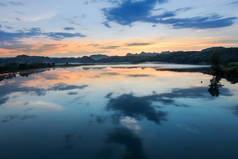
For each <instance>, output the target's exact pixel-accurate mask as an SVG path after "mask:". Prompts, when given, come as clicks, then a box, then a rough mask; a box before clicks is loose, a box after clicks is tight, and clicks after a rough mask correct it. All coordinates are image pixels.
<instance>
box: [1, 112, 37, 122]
mask: <svg viewBox="0 0 238 159" xmlns="http://www.w3.org/2000/svg"><path fill="white" fill-rule="evenodd" d="M35 117H36V116H35V115H17V114H13V115H7V116H5V117H4V118H3V119H2V120H1V123H8V122H10V121H14V120H27V119H32V118H35Z"/></svg>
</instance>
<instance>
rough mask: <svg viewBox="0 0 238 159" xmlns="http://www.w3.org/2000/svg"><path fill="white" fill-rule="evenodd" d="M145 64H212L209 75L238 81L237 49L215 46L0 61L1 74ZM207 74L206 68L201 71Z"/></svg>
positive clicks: (0, 59) (20, 56)
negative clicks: (168, 50) (118, 54)
mask: <svg viewBox="0 0 238 159" xmlns="http://www.w3.org/2000/svg"><path fill="white" fill-rule="evenodd" d="M144 62H159V63H174V64H193V65H211V68H210V70H209V71H206V73H208V74H212V75H218V76H220V77H226V78H238V48H224V47H215V48H208V49H204V50H202V51H187V52H183V51H178V52H162V53H145V52H142V53H140V54H131V53H128V54H127V55H126V56H106V55H92V56H84V57H79V58H50V57H42V56H27V55H19V56H16V57H12V58H0V74H2V76H3V74H4V73H11V72H22V71H26V70H33V69H47V68H57V67H75V66H86V65H97V64H103V65H106V64H139V63H144ZM202 70H203V71H204V69H202Z"/></svg>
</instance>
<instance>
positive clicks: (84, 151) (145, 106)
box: [0, 65, 238, 159]
mask: <svg viewBox="0 0 238 159" xmlns="http://www.w3.org/2000/svg"><path fill="white" fill-rule="evenodd" d="M92 68H93V69H92ZM211 79H213V77H212V76H210V75H206V74H203V73H199V72H174V71H166V70H163V71H160V70H158V69H157V67H146V68H145V67H144V66H143V65H142V66H141V67H140V66H138V65H137V66H136V67H133V66H131V67H129V68H128V66H126V65H125V66H123V65H122V66H120V67H115V66H110V65H108V66H103V67H102V66H92V67H90V66H87V68H86V69H85V67H75V68H66V69H64V68H58V69H55V70H46V71H43V72H38V73H36V74H34V73H32V74H27V76H21V75H20V74H16V76H14V77H13V78H10V79H9V78H8V79H3V80H1V81H0V90H1V91H0V110H1V111H0V130H1V132H0V140H1V143H0V149H1V150H2V153H1V154H0V158H16V157H17V158H24V159H28V158H29V159H30V158H32V157H33V158H39V159H40V158H59V159H60V158H66V157H67V158H96V157H97V158H108V159H119V158H123V159H127V158H128V159H129V158H141V159H145V158H151V159H158V158H164V159H166V158H175V157H177V156H179V157H180V158H205V159H210V158H218V159H219V158H223V157H224V156H227V157H228V158H231V159H233V158H234V159H235V158H236V157H237V156H236V154H237V153H236V151H235V148H236V147H237V146H238V145H237V143H238V139H237V137H236V136H237V133H238V125H237V123H238V117H237V114H238V113H237V102H238V100H237V96H238V87H237V84H232V83H230V82H228V81H226V80H225V79H221V80H220V81H219V82H220V83H221V84H222V85H224V86H222V87H220V88H218V90H219V96H212V95H211V94H210V92H209V88H210V87H209V85H210V80H211ZM201 81H202V82H201ZM214 141H216V143H215V142H214ZM22 143H24V147H23V146H22ZM194 143H196V144H194ZM45 145H47V146H45ZM184 149H186V152H185V151H184ZM218 150H219V151H218ZM217 151H218V152H217ZM12 152H15V153H12ZM171 152H173V153H171ZM198 152H204V154H203V153H198Z"/></svg>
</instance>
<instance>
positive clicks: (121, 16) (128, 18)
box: [103, 0, 166, 26]
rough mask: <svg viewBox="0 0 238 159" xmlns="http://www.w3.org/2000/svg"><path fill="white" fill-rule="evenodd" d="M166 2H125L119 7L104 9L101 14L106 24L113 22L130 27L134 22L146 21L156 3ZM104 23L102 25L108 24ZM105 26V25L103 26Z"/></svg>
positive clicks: (128, 0)
mask: <svg viewBox="0 0 238 159" xmlns="http://www.w3.org/2000/svg"><path fill="white" fill-rule="evenodd" d="M158 2H159V3H163V2H166V1H165V0H142V1H132V0H125V1H123V2H122V3H121V4H120V5H119V6H116V7H112V8H107V9H106V8H104V9H103V13H104V15H105V16H106V20H107V22H111V21H114V22H116V23H118V24H121V25H131V24H132V23H133V22H136V21H148V19H149V17H150V14H151V11H152V9H154V7H155V5H156V4H157V3H158ZM107 22H105V23H104V24H108V23H107ZM105 26H107V25H105Z"/></svg>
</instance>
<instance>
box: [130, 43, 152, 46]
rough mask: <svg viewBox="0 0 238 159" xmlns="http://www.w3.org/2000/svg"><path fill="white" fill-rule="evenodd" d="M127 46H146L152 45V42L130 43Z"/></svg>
mask: <svg viewBox="0 0 238 159" xmlns="http://www.w3.org/2000/svg"><path fill="white" fill-rule="evenodd" d="M126 45H127V46H145V45H151V43H128V44H126Z"/></svg>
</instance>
